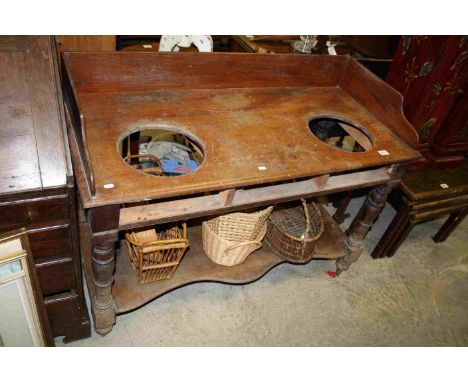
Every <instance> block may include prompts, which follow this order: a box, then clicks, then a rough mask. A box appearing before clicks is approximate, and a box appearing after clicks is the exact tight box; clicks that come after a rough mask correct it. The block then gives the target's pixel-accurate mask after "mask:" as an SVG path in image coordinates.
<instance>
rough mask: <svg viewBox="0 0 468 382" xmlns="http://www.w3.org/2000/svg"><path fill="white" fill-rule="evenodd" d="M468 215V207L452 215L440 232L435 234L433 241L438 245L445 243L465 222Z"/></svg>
mask: <svg viewBox="0 0 468 382" xmlns="http://www.w3.org/2000/svg"><path fill="white" fill-rule="evenodd" d="M467 214H468V207H466V208H464V209H462V210H458V211H456V212H453V213H452V214H450V216H449V217H448V219H447V220H446V221H445V223H444V224H443V226H442V227H440V229H439V231H437V233H436V234H435V236H434V238H433V240H434V242H436V243H440V242H443V241H445V240H446V239H447V238H448V237H449V235H450V234H451V233H452V232H453V230H454V229H455V228H457V226H458V225H459V224H460V223H461V222H462V221H463V219H464V218H465V216H466V215H467Z"/></svg>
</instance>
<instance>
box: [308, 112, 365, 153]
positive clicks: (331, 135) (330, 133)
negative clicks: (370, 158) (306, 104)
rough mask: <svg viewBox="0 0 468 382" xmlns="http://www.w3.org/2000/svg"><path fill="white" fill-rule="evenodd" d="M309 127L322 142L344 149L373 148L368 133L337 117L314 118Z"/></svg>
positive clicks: (360, 149) (354, 150)
mask: <svg viewBox="0 0 468 382" xmlns="http://www.w3.org/2000/svg"><path fill="white" fill-rule="evenodd" d="M309 129H310V131H311V132H312V133H313V134H314V135H315V136H316V137H317V138H318V139H320V140H321V141H322V142H325V143H326V144H328V145H329V146H332V147H336V148H338V149H340V150H343V151H349V152H360V151H368V150H370V149H371V148H372V141H371V138H370V137H369V136H368V134H367V133H365V132H363V131H362V130H361V129H359V128H358V127H356V126H354V125H352V124H351V123H349V122H345V121H342V120H339V119H337V118H331V117H321V118H314V119H312V120H310V121H309Z"/></svg>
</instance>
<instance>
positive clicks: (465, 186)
mask: <svg viewBox="0 0 468 382" xmlns="http://www.w3.org/2000/svg"><path fill="white" fill-rule="evenodd" d="M396 191H398V194H399V195H397V193H396V194H395V195H392V196H393V197H391V198H389V200H390V201H391V202H392V204H393V205H394V206H395V207H396V208H397V211H398V213H397V214H396V216H395V217H394V219H393V220H392V222H391V223H390V225H389V226H388V228H387V230H386V232H385V234H384V236H383V237H382V238H381V239H380V241H379V242H378V243H377V245H376V247H375V249H374V250H373V251H372V254H371V256H372V257H373V258H380V257H390V256H393V255H394V254H395V252H396V251H397V250H398V248H399V246H400V245H401V244H402V243H403V241H404V240H405V239H406V237H408V235H409V234H410V232H411V230H412V229H413V227H414V226H415V225H416V224H419V223H424V222H426V221H429V220H434V219H438V218H440V217H443V216H446V215H449V217H448V219H447V221H446V222H445V224H444V225H443V226H442V227H441V228H440V230H439V232H437V234H436V235H435V237H434V241H435V242H436V243H437V242H442V241H445V239H447V237H448V236H449V235H450V233H451V232H452V231H453V230H454V229H455V228H456V227H457V226H458V224H460V223H461V221H462V220H463V218H464V217H465V216H466V214H467V212H468V165H465V166H461V167H456V168H450V169H445V170H435V169H433V168H427V169H423V170H417V171H411V172H407V173H406V174H405V176H404V177H403V179H402V181H401V184H400V186H399V188H398V190H396Z"/></svg>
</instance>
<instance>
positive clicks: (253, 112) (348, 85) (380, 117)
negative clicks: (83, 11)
mask: <svg viewBox="0 0 468 382" xmlns="http://www.w3.org/2000/svg"><path fill="white" fill-rule="evenodd" d="M293 57H296V56H288V60H286V59H285V58H284V56H280V55H275V56H274V58H273V56H267V55H248V54H245V55H243V54H190V53H187V54H184V55H177V54H170V53H169V54H161V53H114V54H106V53H102V54H95V55H94V56H93V55H90V54H82V53H69V54H67V55H66V56H65V62H66V65H67V71H68V75H69V77H70V78H71V82H72V87H73V89H74V95H75V97H76V99H77V103H78V105H79V106H78V109H79V112H80V114H82V115H83V117H84V120H85V135H86V138H85V141H86V145H85V146H87V150H88V153H89V158H90V162H91V164H92V169H93V174H94V183H95V193H94V195H93V194H92V192H90V191H89V187H88V186H87V184H86V177H85V176H84V174H82V175H81V176H78V185H79V187H80V193H81V195H82V197H83V204H84V206H85V207H93V206H98V205H104V204H115V203H125V202H132V201H140V200H149V199H152V200H154V199H162V198H167V197H173V196H179V195H187V194H196V193H200V192H206V191H216V190H223V189H229V188H242V187H246V186H250V185H259V184H268V183H272V182H278V181H288V180H289V181H292V180H294V179H300V178H305V177H312V176H316V175H321V174H326V173H327V174H328V173H337V172H343V171H351V170H357V169H362V168H370V167H375V166H382V165H386V164H391V163H397V162H403V161H410V160H413V159H415V158H417V157H418V156H419V155H418V154H417V153H416V152H415V151H413V150H412V149H411V148H410V145H413V144H414V143H415V142H416V140H417V136H416V134H415V132H414V129H412V127H411V126H410V125H409V124H408V123H407V121H406V119H404V117H403V115H402V113H401V96H400V95H399V94H398V93H396V91H394V90H393V89H392V88H390V87H389V86H388V85H386V84H385V83H383V82H382V81H380V80H379V79H377V78H376V77H374V76H373V75H372V74H370V73H368V72H367V71H366V70H365V69H363V68H361V67H360V65H359V64H356V65H358V67H353V65H354V64H355V63H354V61H353V63H352V64H351V65H350V66H352V67H351V69H352V70H355V71H356V72H357V74H359V75H363V76H364V77H363V78H362V81H363V83H364V86H369V87H371V88H373V89H374V90H373V91H376V92H377V93H378V95H374V94H372V91H371V92H370V93H369V94H367V93H366V91H367V92H369V91H368V90H365V91H363V90H362V89H361V86H362V85H360V84H359V83H356V82H355V81H358V79H357V76H356V75H353V76H352V78H350V79H349V80H341V83H338V82H339V80H340V77H341V76H342V75H343V73H342V71H343V68H342V65H346V63H348V61H347V60H348V59H347V58H337V57H312V56H309V57H303V56H297V58H293ZM240 58H242V59H240ZM223 61H224V62H223ZM348 64H349V63H348ZM85 65H87V70H85V69H84V68H86V66H85ZM335 66H336V67H335ZM105 68H107V71H105V70H104V69H105ZM143 68H146V70H144V71H141V69H143ZM314 69H315V70H314ZM330 69H336V70H340V71H341V72H338V73H337V72H336V71H330V73H328V70H330ZM229 70H230V71H229ZM106 73H107V74H106ZM213 73H215V74H213ZM350 74H352V73H350ZM355 74H356V73H355ZM102 76H104V77H102ZM226 76H229V77H226ZM184 79H185V80H186V81H185V82H184V81H183V80H184ZM314 83H315V84H314ZM314 85H315V86H314ZM354 92H358V93H360V92H362V94H353V93H354ZM376 97H384V99H385V97H387V99H386V102H387V103H385V104H383V105H382V106H381V108H379V107H378V106H377V107H374V106H372V105H376V104H378V103H379V102H380V101H379V99H378V98H376ZM369 100H370V101H369ZM383 102H384V100H382V103H383ZM319 116H331V117H339V118H342V119H343V120H345V121H349V122H353V123H354V124H355V125H357V126H358V127H359V128H360V129H362V131H365V132H367V133H369V134H370V135H371V136H372V139H373V144H374V145H373V148H372V149H371V150H369V151H367V152H360V153H352V152H344V151H341V150H339V149H337V148H333V147H330V146H328V145H327V144H325V143H323V142H322V141H320V140H319V139H318V138H317V137H315V136H314V135H313V134H312V133H311V132H310V130H309V127H308V121H309V120H310V119H312V118H313V117H319ZM75 121H76V119H75ZM164 127H168V128H170V129H173V130H174V131H179V132H182V133H185V134H186V135H188V136H191V137H195V138H196V140H197V141H199V142H200V143H201V145H202V147H203V149H204V153H205V159H204V162H203V164H202V165H201V166H200V167H199V168H198V169H197V170H196V171H195V172H193V173H191V174H187V175H183V176H178V177H155V176H152V175H148V174H144V173H141V172H138V171H136V170H135V169H133V168H131V167H130V166H128V165H127V164H126V163H124V162H123V160H122V159H121V157H120V155H119V152H118V148H117V147H118V143H119V141H120V140H121V139H122V138H123V137H124V136H126V135H128V134H129V133H131V132H134V131H137V130H139V129H144V128H164ZM75 132H77V133H75V138H76V141H77V145H76V146H77V147H78V145H79V140H80V139H81V135H80V130H79V128H78V129H75ZM398 136H400V137H398ZM405 141H406V142H405ZM73 147H74V146H73V145H72V149H73ZM77 147H75V150H74V151H75V153H74V161H75V162H77V164H79V162H80V161H82V159H83V158H80V157H82V156H83V155H82V153H80V152H79V150H77ZM381 150H386V151H387V152H388V153H389V154H388V155H382V154H381V153H379V151H381ZM262 166H264V167H266V170H259V167H262ZM78 167H82V166H78ZM84 171H85V170H83V171H82V172H84ZM108 184H112V185H113V188H106V187H105V185H108Z"/></svg>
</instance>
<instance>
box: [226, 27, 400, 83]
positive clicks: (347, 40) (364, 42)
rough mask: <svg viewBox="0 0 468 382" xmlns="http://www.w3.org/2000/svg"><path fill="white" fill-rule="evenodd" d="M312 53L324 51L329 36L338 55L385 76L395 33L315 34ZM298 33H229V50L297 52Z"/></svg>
mask: <svg viewBox="0 0 468 382" xmlns="http://www.w3.org/2000/svg"><path fill="white" fill-rule="evenodd" d="M317 38H318V44H317V48H316V51H314V52H313V53H312V54H325V55H328V54H329V53H328V48H327V46H326V42H327V40H329V39H331V40H332V42H333V43H334V44H336V46H335V50H336V52H337V54H339V55H351V56H352V57H354V58H355V59H356V60H357V61H358V62H359V63H360V64H362V65H364V66H365V67H366V68H367V69H369V70H370V71H371V72H373V73H374V74H376V75H378V76H379V77H380V78H383V79H384V78H385V77H386V76H387V73H388V70H389V69H390V66H391V64H392V59H393V53H394V51H395V48H396V45H397V43H398V40H399V39H400V37H399V36H325V35H321V36H317ZM297 40H300V36H232V40H231V42H230V47H231V51H238V52H240V51H244V52H249V53H276V54H277V53H280V54H283V53H290V54H300V53H299V52H297V51H295V50H294V49H293V47H292V45H291V43H292V42H293V41H297Z"/></svg>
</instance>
